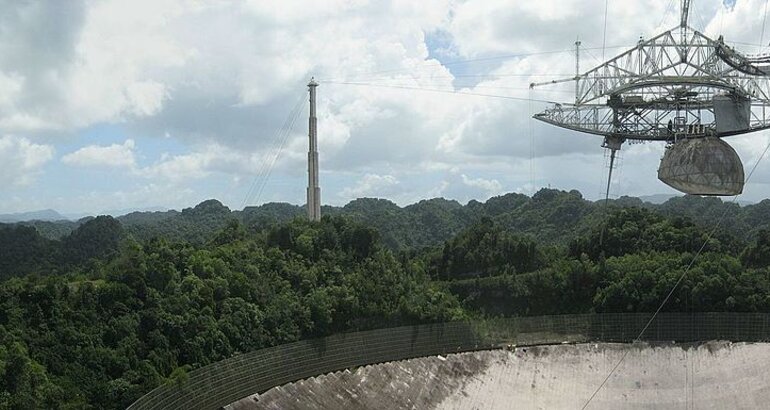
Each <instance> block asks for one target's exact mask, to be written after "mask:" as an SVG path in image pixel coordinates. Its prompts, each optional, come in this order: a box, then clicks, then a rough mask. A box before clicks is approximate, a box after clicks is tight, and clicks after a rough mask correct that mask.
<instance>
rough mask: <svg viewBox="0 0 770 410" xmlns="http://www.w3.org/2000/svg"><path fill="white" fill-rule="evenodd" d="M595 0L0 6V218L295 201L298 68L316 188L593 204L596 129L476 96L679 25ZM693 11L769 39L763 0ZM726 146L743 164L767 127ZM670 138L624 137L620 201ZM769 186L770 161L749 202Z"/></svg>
mask: <svg viewBox="0 0 770 410" xmlns="http://www.w3.org/2000/svg"><path fill="white" fill-rule="evenodd" d="M606 5H607V19H606V32H605V30H604V27H605V18H604V10H605V1H604V0H539V1H536V2H533V1H506V0H424V1H413V0H392V1H382V0H319V1H313V2H310V1H293V0H284V1H280V2H279V1H272V0H257V1H245V0H244V1H197V0H149V1H144V0H130V1H129V0H124V1H111V0H104V1H79V0H69V1H66V2H64V1H56V0H51V1H21V2H20V1H12V0H0V213H9V212H22V211H31V210H37V209H47V208H51V209H56V210H58V211H59V212H62V213H69V214H85V213H100V212H115V211H117V210H130V209H150V208H169V209H171V208H173V209H181V208H184V207H189V206H194V205H195V204H196V203H198V202H200V201H202V200H205V199H209V198H216V199H219V200H220V201H222V202H223V203H224V204H225V205H227V206H229V207H231V208H232V209H241V208H243V207H244V206H247V205H248V206H250V205H258V204H261V203H265V202H271V201H284V202H291V203H295V204H303V203H304V200H305V189H306V186H307V166H306V159H307V144H308V141H307V109H308V107H307V101H306V100H307V87H306V84H307V83H308V81H309V80H310V78H311V77H315V79H316V80H318V81H319V82H320V86H319V87H318V117H319V118H318V128H319V150H320V165H321V190H322V194H321V197H322V202H323V203H324V204H332V205H342V204H345V203H347V202H348V201H350V200H352V199H355V198H358V197H380V198H387V199H390V200H392V201H394V202H396V203H398V204H401V205H406V204H409V203H413V202H417V201H419V200H422V199H426V198H432V197H439V196H441V197H445V198H451V199H456V200H458V201H460V202H467V201H468V200H470V199H477V200H485V199H487V198H489V197H491V196H495V195H501V194H504V193H508V192H519V193H525V194H532V193H534V192H536V191H537V190H538V189H540V188H542V187H552V188H558V189H565V190H570V189H577V190H579V191H581V192H582V193H583V195H584V196H585V197H586V198H589V199H598V198H600V197H602V196H603V190H604V185H605V184H606V172H607V168H606V167H607V162H606V158H605V152H604V150H603V149H602V148H601V147H600V145H601V142H602V141H601V138H600V137H597V136H591V135H583V134H579V133H575V132H570V131H566V130H562V129H558V128H554V127H551V126H548V125H546V124H543V123H540V122H537V121H534V120H531V119H530V117H531V115H532V114H534V113H536V112H538V111H541V110H542V109H544V108H546V104H544V103H541V102H532V101H523V100H512V99H502V98H491V97H487V96H481V95H468V94H492V95H503V96H511V97H519V98H523V99H535V100H549V101H567V102H568V101H570V100H572V99H574V91H572V90H573V89H574V88H573V85H571V84H566V85H564V86H553V87H543V88H537V89H535V90H533V91H530V90H529V89H528V84H529V83H530V82H533V81H541V80H550V79H554V78H562V77H565V76H572V75H574V70H575V68H574V67H575V61H574V52H573V48H574V42H575V40H576V39H578V38H579V39H580V41H581V42H582V45H583V48H584V51H583V52H582V53H581V66H582V68H583V69H587V68H590V67H591V66H595V65H597V64H599V62H600V61H601V59H602V56H605V57H606V58H610V57H612V56H614V55H616V54H619V53H620V52H621V51H622V50H623V49H624V48H625V47H629V46H632V45H634V44H635V43H636V42H637V41H638V40H639V38H640V37H647V38H649V37H651V36H653V35H655V34H658V33H659V32H661V31H663V30H664V29H669V28H672V27H674V26H676V25H677V24H678V18H679V17H678V13H679V10H678V8H679V1H678V0H640V1H627V0H608V1H607V2H606ZM693 8H694V9H693V11H692V12H691V19H690V23H691V25H692V26H694V27H695V28H696V29H697V30H700V31H702V32H704V33H706V34H707V35H709V36H712V37H714V38H715V37H717V36H718V35H719V34H724V35H725V38H726V40H728V42H729V41H736V42H739V43H736V44H737V47H738V48H741V49H743V50H744V51H747V52H750V53H756V52H759V51H768V50H767V47H760V46H759V44H767V43H768V42H770V28H768V30H767V33H765V32H764V30H763V24H764V13H765V12H766V10H767V8H766V0H737V1H735V0H733V1H730V0H724V1H722V0H694V1H693ZM362 84H363V85H362ZM383 85H386V87H383ZM399 87H400V88H399ZM415 87H416V88H421V89H422V90H415V89H413V88H415ZM424 89H432V90H440V91H442V92H431V91H425V90H424ZM445 91H460V92H462V93H465V94H452V93H447V92H445ZM729 142H730V143H731V144H732V145H733V146H734V147H735V148H736V150H737V151H738V153H739V155H740V156H741V158H742V159H743V161H744V164H745V167H746V168H747V173H748V172H749V170H750V169H751V168H752V167H753V166H754V164H756V163H757V160H758V159H759V157H760V153H761V152H762V150H763V149H764V147H765V146H766V145H767V144H768V142H770V134H767V133H758V134H752V135H750V136H742V137H732V138H731V139H730V140H729ZM663 149H664V147H663V145H661V144H654V143H649V144H638V145H627V144H626V145H625V146H624V147H623V150H622V151H621V154H620V155H621V160H620V166H619V168H618V169H617V171H616V173H615V177H614V178H613V183H612V189H611V194H612V196H621V195H632V196H641V195H652V194H661V193H675V191H673V190H672V189H670V188H668V187H667V186H665V185H664V184H663V183H661V182H659V181H658V180H657V178H656V170H657V166H658V162H659V159H660V157H661V155H662V152H663ZM766 197H770V160H767V161H764V162H761V163H760V165H759V166H758V167H757V170H756V172H755V175H754V176H753V178H752V179H751V180H750V181H749V184H748V185H747V186H746V188H745V190H744V195H743V196H742V197H741V200H749V201H758V200H760V199H762V198H766Z"/></svg>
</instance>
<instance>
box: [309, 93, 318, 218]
mask: <svg viewBox="0 0 770 410" xmlns="http://www.w3.org/2000/svg"><path fill="white" fill-rule="evenodd" d="M316 87H318V83H317V82H315V80H314V79H312V78H311V79H310V82H309V83H308V85H307V88H308V91H309V92H310V124H309V127H308V129H309V133H308V136H309V137H310V149H309V150H308V153H307V175H308V182H307V217H308V218H309V219H310V220H311V221H320V220H321V187H320V186H319V185H318V128H317V127H318V124H317V123H318V120H317V119H316V116H315V89H316Z"/></svg>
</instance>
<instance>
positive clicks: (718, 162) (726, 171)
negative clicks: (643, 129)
mask: <svg viewBox="0 0 770 410" xmlns="http://www.w3.org/2000/svg"><path fill="white" fill-rule="evenodd" d="M658 179H660V180H661V181H663V183H665V184H666V185H668V186H670V187H672V188H674V189H676V190H679V191H682V192H684V193H687V194H693V195H738V194H740V193H741V192H743V183H744V175H743V163H742V162H741V159H740V157H738V153H736V152H735V150H734V149H733V147H731V146H730V145H728V144H727V143H726V142H724V141H722V140H721V139H719V138H715V137H708V138H699V139H684V140H681V141H679V142H677V143H676V144H674V145H673V146H671V147H667V148H666V153H665V154H664V155H663V159H662V160H661V161H660V167H659V168H658Z"/></svg>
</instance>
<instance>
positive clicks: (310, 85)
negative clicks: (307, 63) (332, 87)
mask: <svg viewBox="0 0 770 410" xmlns="http://www.w3.org/2000/svg"><path fill="white" fill-rule="evenodd" d="M307 86H308V87H318V83H317V82H316V81H315V77H310V82H309V83H307Z"/></svg>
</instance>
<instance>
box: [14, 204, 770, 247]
mask: <svg viewBox="0 0 770 410" xmlns="http://www.w3.org/2000/svg"><path fill="white" fill-rule="evenodd" d="M608 206H609V208H618V207H621V208H624V207H637V208H646V209H650V210H654V211H657V212H658V213H660V214H663V215H666V216H670V217H687V218H690V219H691V220H692V221H693V222H694V223H696V224H698V225H700V226H714V224H715V223H716V221H718V220H720V219H721V221H722V222H721V225H720V228H721V230H723V231H727V232H729V233H732V234H735V235H739V236H746V235H748V236H749V237H752V238H753V237H755V236H756V235H757V234H758V232H759V231H760V230H770V200H764V201H762V202H760V203H758V204H753V205H746V206H740V205H738V204H737V203H734V202H724V201H722V199H720V198H716V197H698V196H684V197H674V198H671V199H669V200H667V201H666V202H664V203H662V204H653V203H649V202H643V201H642V200H641V199H639V198H633V197H621V198H619V199H615V200H610V201H609V204H608ZM607 208H608V207H607V206H605V203H604V201H598V202H592V201H588V200H585V199H584V198H583V197H582V195H581V194H580V192H578V191H574V190H573V191H569V192H566V191H559V190H554V189H542V190H540V191H539V192H538V193H536V194H535V195H533V196H532V197H529V196H527V195H523V194H516V193H510V194H506V195H502V196H498V197H493V198H490V199H489V200H487V201H486V202H478V201H475V200H472V201H470V202H469V203H467V204H466V205H462V204H460V203H459V202H457V201H453V200H447V199H443V198H434V199H429V200H423V201H420V202H418V203H415V204H412V205H408V206H405V207H400V206H398V205H396V204H395V203H393V202H391V201H388V200H386V199H374V198H361V199H356V200H354V201H352V202H350V203H348V204H347V205H345V206H343V207H333V206H324V207H323V210H322V214H324V215H342V216H345V217H347V218H349V219H351V220H353V221H357V222H361V223H364V224H367V225H369V226H371V227H372V228H375V229H376V230H377V231H378V232H379V233H380V235H381V238H382V240H383V242H384V243H385V245H386V246H387V247H389V248H390V249H392V250H395V251H402V250H410V249H415V248H421V247H426V246H435V245H437V244H440V243H442V242H443V241H445V240H447V239H449V238H451V237H452V236H453V235H456V234H457V233H459V232H460V231H462V230H463V229H465V228H468V227H469V226H471V225H473V224H476V223H478V222H479V221H480V220H481V218H485V217H486V218H491V219H492V220H494V221H495V222H496V223H499V224H500V225H501V226H503V227H504V228H506V229H509V230H511V231H515V232H517V233H520V234H526V235H529V236H531V237H532V238H534V239H536V240H537V241H539V242H542V243H547V244H557V245H566V244H567V243H569V241H570V240H571V239H573V238H574V237H576V235H579V234H583V233H586V232H587V231H588V230H589V229H590V227H591V226H593V225H595V224H597V223H600V222H601V221H602V220H603V219H604V218H605V215H606V212H607ZM303 215H305V208H304V207H303V206H298V205H291V204H287V203H267V204H264V205H261V206H256V207H246V208H245V209H243V210H240V211H238V210H236V211H232V210H230V209H229V208H227V207H226V206H224V205H223V204H222V203H220V202H219V201H217V200H213V199H212V200H207V201H204V202H201V203H200V204H198V205H196V206H195V207H192V208H185V209H183V210H181V211H175V210H171V211H155V212H134V213H130V214H127V215H123V216H119V217H117V218H115V219H117V220H118V221H119V222H120V223H121V225H122V226H123V227H124V229H125V230H126V232H128V233H130V234H131V235H132V236H133V237H134V238H135V239H137V240H139V241H144V240H149V239H152V238H155V237H164V238H166V239H169V240H172V241H187V242H191V243H196V244H202V243H204V242H205V241H206V239H207V238H209V237H210V236H211V235H213V234H214V233H215V232H217V231H219V230H221V229H223V228H224V227H225V226H227V224H228V223H229V222H230V221H232V220H237V221H239V222H240V223H241V224H242V225H243V226H244V227H245V228H246V229H247V230H249V231H252V232H256V231H259V230H262V229H265V228H266V227H268V226H270V225H272V224H275V223H284V222H288V221H291V220H292V219H294V218H296V217H299V216H303ZM91 219H93V218H92V217H87V218H83V219H81V220H79V221H77V222H73V221H57V222H52V221H27V222H22V223H18V224H20V225H25V226H32V227H34V228H35V229H37V230H38V232H39V233H40V234H41V235H42V236H43V237H45V238H47V239H60V238H62V237H64V236H66V235H68V234H69V233H71V232H72V231H74V230H75V229H77V227H78V226H80V225H81V224H83V223H85V222H87V221H89V220H91ZM2 226H6V225H3V224H1V223H0V227H2Z"/></svg>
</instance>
